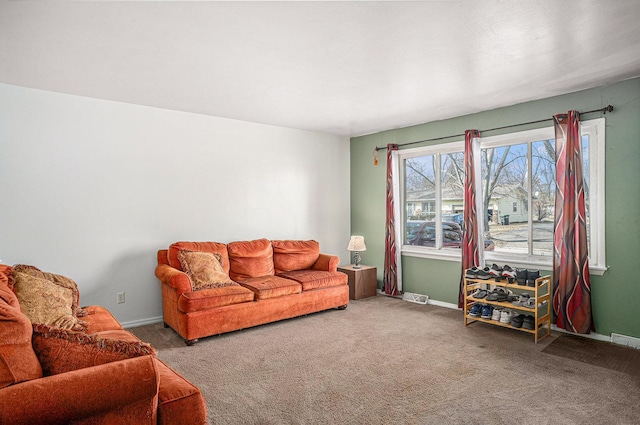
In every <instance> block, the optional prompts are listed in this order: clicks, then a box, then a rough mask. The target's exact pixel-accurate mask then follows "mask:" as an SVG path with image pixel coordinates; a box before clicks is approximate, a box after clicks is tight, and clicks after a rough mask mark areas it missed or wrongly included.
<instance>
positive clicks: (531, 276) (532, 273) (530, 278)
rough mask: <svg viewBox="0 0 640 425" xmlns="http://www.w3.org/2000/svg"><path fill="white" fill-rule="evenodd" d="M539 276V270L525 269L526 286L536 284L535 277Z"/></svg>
mask: <svg viewBox="0 0 640 425" xmlns="http://www.w3.org/2000/svg"><path fill="white" fill-rule="evenodd" d="M539 277H540V270H527V286H531V287H534V286H536V279H537V278H539Z"/></svg>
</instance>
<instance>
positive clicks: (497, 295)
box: [487, 286, 511, 301]
mask: <svg viewBox="0 0 640 425" xmlns="http://www.w3.org/2000/svg"><path fill="white" fill-rule="evenodd" d="M510 293H511V291H509V290H507V289H504V288H503V287H502V286H498V287H497V288H495V289H494V290H493V291H491V293H490V294H489V295H488V296H487V301H506V300H507V298H508V297H509V294H510Z"/></svg>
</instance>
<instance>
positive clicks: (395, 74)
mask: <svg viewBox="0 0 640 425" xmlns="http://www.w3.org/2000/svg"><path fill="white" fill-rule="evenodd" d="M639 17H640V1H638V0H616V1H607V0H599V1H588V0H565V1H557V0H536V1H506V0H460V1H455V0H449V1H425V2H402V1H395V2H371V1H360V2H342V1H332V2H295V1H289V2H265V1H262V2H206V1H195V2H184V1H178V2H169V1H134V2H120V1H117V2H113V1H107V2H84V1H79V2H78V1H76V2H60V1H53V2H40V1H6V0H2V1H1V2H0V82H2V83H7V84H14V85H19V86H25V87H32V88H38V89H44V90H51V91H56V92H62V93H69V94H75V95H81V96H88V97H95V98H100V99H109V100H115V101H121V102H128V103H134V104H139V105H147V106H154V107H159V108H167V109H174V110H179V111H188V112H195V113H200V114H206V115H213V116H218V117H227V118H233V119H239V120H245V121H252V122H258V123H264V124H273V125H278V126H285V127H291V128H298V129H305V130H311V131H317V132H323V133H331V134H337V135H346V136H357V135H363V134H368V133H373V132H377V131H381V130H387V129H391V128H398V127H405V126H409V125H412V124H418V123H423V122H429V121H434V120H439V119H443V118H448V117H453V116H459V115H464V114H468V113H473V112H478V111H483V110H488V109H493V108H496V107H501V106H508V105H512V104H516V103H521V102H525V101H528V100H533V99H540V98H546V97H550V96H554V95H558V94H564V93H568V92H572V91H577V90H581V89H585V88H589V87H595V86H599V85H603V84H607V83H611V82H615V81H619V80H623V79H627V78H630V77H635V76H639V75H640V24H639V23H638V18H639ZM603 106H604V105H603Z"/></svg>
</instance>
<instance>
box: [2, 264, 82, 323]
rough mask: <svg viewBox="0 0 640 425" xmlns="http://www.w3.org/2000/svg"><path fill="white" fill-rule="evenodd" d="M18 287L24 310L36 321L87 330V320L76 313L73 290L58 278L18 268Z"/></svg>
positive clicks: (15, 273) (15, 274)
mask: <svg viewBox="0 0 640 425" xmlns="http://www.w3.org/2000/svg"><path fill="white" fill-rule="evenodd" d="M14 276H15V285H14V291H15V293H16V295H17V296H18V300H20V307H21V309H22V312H23V313H24V314H25V315H26V316H27V317H28V318H29V320H31V322H32V323H42V324H45V325H53V326H56V327H59V328H63V329H75V330H83V329H85V328H86V323H85V322H83V321H81V320H79V319H78V318H77V317H76V316H74V315H73V310H72V308H71V306H72V305H73V291H72V290H71V289H69V288H65V287H63V286H60V285H57V284H55V283H54V282H52V281H50V280H48V279H43V278H40V277H36V276H32V275H30V274H26V273H22V272H18V271H15V269H14Z"/></svg>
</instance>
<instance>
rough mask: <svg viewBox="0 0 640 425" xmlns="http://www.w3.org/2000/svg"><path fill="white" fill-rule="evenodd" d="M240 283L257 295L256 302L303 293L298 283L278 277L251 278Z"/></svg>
mask: <svg viewBox="0 0 640 425" xmlns="http://www.w3.org/2000/svg"><path fill="white" fill-rule="evenodd" d="M238 283H239V284H240V285H242V286H244V287H246V288H248V289H250V290H252V291H253V292H254V293H255V294H256V300H266V299H269V298H276V297H282V296H284V295H291V294H299V293H300V292H302V286H301V285H300V284H299V283H298V282H295V281H293V280H290V279H283V278H281V277H278V276H260V277H249V278H246V279H242V280H241V281H240V282H238Z"/></svg>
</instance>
